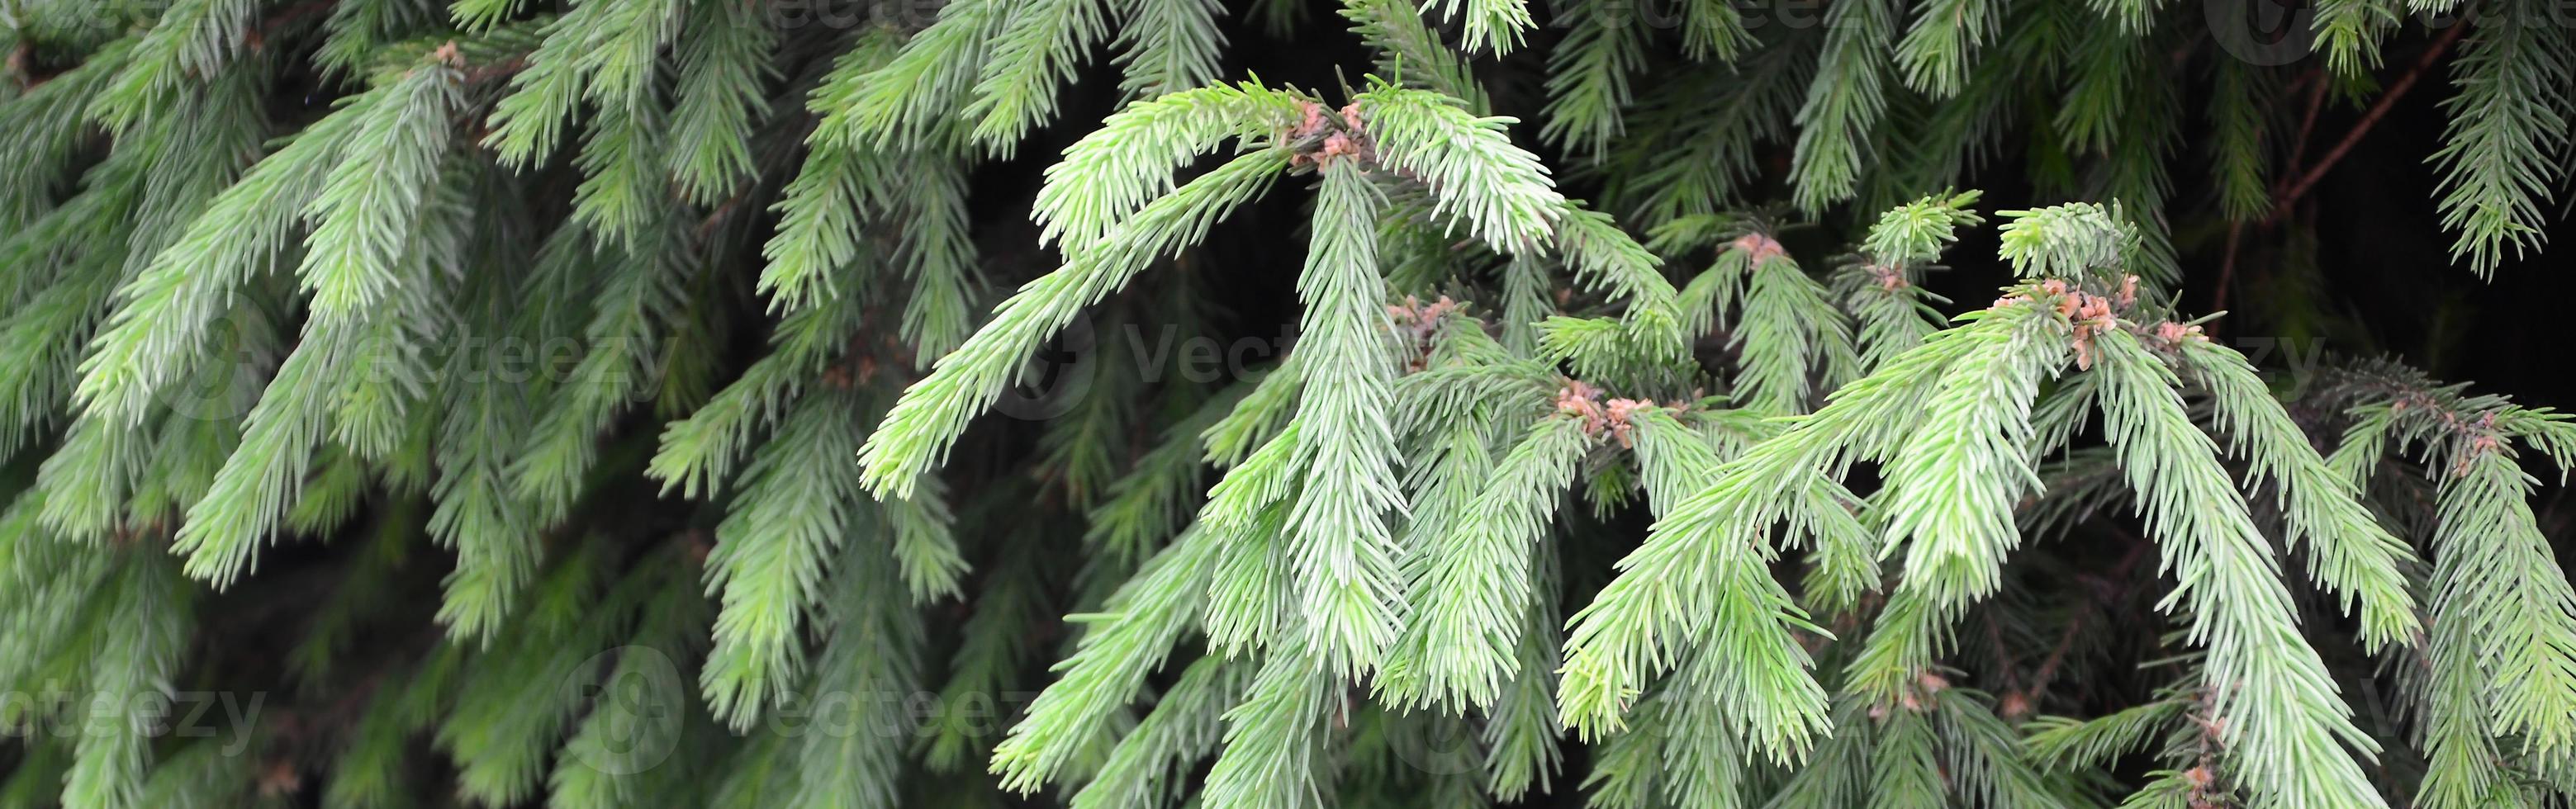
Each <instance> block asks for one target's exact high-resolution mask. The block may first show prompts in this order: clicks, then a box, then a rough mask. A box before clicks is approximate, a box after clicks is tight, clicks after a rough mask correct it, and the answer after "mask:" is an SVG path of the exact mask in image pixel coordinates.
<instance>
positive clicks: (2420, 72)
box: [2272, 20, 2469, 221]
mask: <svg viewBox="0 0 2576 809" xmlns="http://www.w3.org/2000/svg"><path fill="white" fill-rule="evenodd" d="M2468 31H2469V26H2468V24H2467V22H2466V21H2465V20H2464V21H2462V22H2461V23H2460V24H2457V25H2453V26H2451V29H2450V30H2448V31H2444V32H2442V36H2441V37H2440V38H2437V39H2435V40H2433V44H2432V46H2430V47H2427V48H2425V49H2424V55H2422V56H2419V57H2416V59H2415V64H2414V66H2412V67H2409V68H2407V70H2406V75H2403V76H2399V77H2398V78H2397V81H2396V83H2393V84H2390V85H2388V90H2387V91H2386V92H2382V93H2380V94H2379V101H2378V102H2376V103H2373V104H2371V105H2370V110H2369V111H2368V112H2364V113H2362V114H2361V120H2359V121H2355V122H2353V125H2352V131H2350V132H2346V133H2344V136H2343V140H2340V141H2337V142H2335V145H2334V148H2333V149H2330V150H2328V151H2327V152H2326V154H2325V157H2322V158H2319V159H2318V160H2317V164H2316V166H2314V167H2312V168H2310V169H2308V172H2307V173H2306V174H2305V175H2302V176H2300V177H2299V181H2298V182H2297V183H2295V184H2292V185H2291V186H2290V187H2289V188H2288V189H2287V190H2285V191H2283V192H2282V193H2281V197H2280V199H2279V200H2278V201H2276V202H2274V203H2273V205H2272V218H2273V219H2274V220H2276V221H2277V220H2279V219H2280V218H2281V217H2282V216H2283V215H2284V213H2285V212H2287V211H2288V210H2289V209H2290V206H2292V205H2295V204H2297V203H2298V201H2299V198H2300V197H2302V196H2306V195H2307V193H2308V189H2310V188H2314V187H2315V186H2316V184H2317V181H2318V180H2321V179H2324V178H2325V176H2326V172H2327V171H2329V170H2331V169H2333V168H2334V167H2335V163H2337V162H2340V161H2342V160H2343V157H2344V155H2346V154H2350V153H2351V152H2352V147H2353V146H2354V145H2356V144H2359V143H2361V139H2362V137H2363V136H2366V135H2369V134H2370V130H2371V128H2372V127H2376V126H2378V125H2379V121H2380V119H2383V118H2386V117H2388V111H2389V110H2390V109H2393V108H2395V107H2396V106H2397V100H2398V99H2401V98H2405V97H2406V92H2407V91H2409V90H2413V89H2415V83H2416V82H2417V81H2418V80H2420V79H2422V78H2423V77H2424V72H2425V71H2427V70H2430V69H2432V67H2433V63H2435V62H2438V61H2441V59H2442V54H2444V53H2447V52H2449V51H2450V50H2451V43H2454V42H2458V41H2459V40H2460V36H2461V35H2462V34H2466V33H2468ZM2324 86H2325V85H2323V84H2319V85H2318V87H2320V88H2323V87H2324ZM2306 140H2307V139H2306V138H2300V142H2301V143H2305V142H2306Z"/></svg>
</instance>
